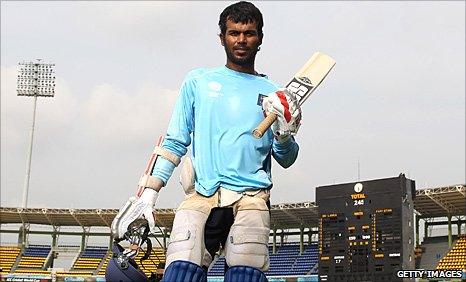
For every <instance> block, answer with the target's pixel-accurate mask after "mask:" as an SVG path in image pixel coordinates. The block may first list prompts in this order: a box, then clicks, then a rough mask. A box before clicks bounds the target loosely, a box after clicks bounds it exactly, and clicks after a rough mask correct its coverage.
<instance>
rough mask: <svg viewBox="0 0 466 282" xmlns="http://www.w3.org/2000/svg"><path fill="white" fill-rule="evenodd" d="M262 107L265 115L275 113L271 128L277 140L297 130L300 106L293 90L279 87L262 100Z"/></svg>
mask: <svg viewBox="0 0 466 282" xmlns="http://www.w3.org/2000/svg"><path fill="white" fill-rule="evenodd" d="M262 108H263V109H264V111H265V113H266V114H267V115H268V114H269V113H275V114H277V120H276V121H275V122H274V123H273V124H272V127H271V128H272V132H273V134H274V135H275V138H277V140H278V141H285V140H286V139H288V138H289V137H290V136H291V135H295V134H296V133H297V132H298V129H299V126H300V125H301V108H300V106H299V104H298V100H297V98H296V95H295V94H294V93H293V92H291V91H289V90H287V89H280V90H278V91H276V92H274V93H271V94H270V95H269V96H268V97H266V98H264V100H263V101H262Z"/></svg>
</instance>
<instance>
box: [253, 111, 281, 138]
mask: <svg viewBox="0 0 466 282" xmlns="http://www.w3.org/2000/svg"><path fill="white" fill-rule="evenodd" d="M276 119H277V114H275V113H269V114H268V115H267V117H266V118H264V120H263V121H262V122H261V123H260V124H259V125H258V126H257V127H256V128H255V129H254V131H253V132H252V135H253V136H254V137H256V138H257V139H259V138H261V137H262V136H263V135H264V133H265V132H266V131H267V129H269V127H270V126H271V125H272V123H274V122H275V120H276Z"/></svg>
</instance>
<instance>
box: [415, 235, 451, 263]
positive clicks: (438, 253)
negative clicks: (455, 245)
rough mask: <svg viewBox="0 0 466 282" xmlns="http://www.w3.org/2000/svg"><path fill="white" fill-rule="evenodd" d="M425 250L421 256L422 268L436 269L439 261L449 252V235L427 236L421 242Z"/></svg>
mask: <svg viewBox="0 0 466 282" xmlns="http://www.w3.org/2000/svg"><path fill="white" fill-rule="evenodd" d="M421 248H422V250H423V253H422V256H421V258H420V264H419V268H420V269H435V267H436V266H437V264H438V262H439V261H440V259H441V258H442V257H444V256H445V255H446V254H447V252H448V249H449V248H448V238H447V236H437V237H429V238H425V239H424V242H422V244H421Z"/></svg>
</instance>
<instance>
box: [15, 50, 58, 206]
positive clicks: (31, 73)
mask: <svg viewBox="0 0 466 282" xmlns="http://www.w3.org/2000/svg"><path fill="white" fill-rule="evenodd" d="M19 66H20V69H19V74H18V83H17V93H18V96H29V97H31V96H32V97H34V102H33V103H34V109H33V112H32V125H31V134H30V143H29V150H28V155H27V160H26V178H25V179H24V187H23V200H22V207H23V208H27V201H28V191H29V178H30V175H31V159H32V144H33V141H34V126H35V123H36V108H37V97H53V96H54V95H55V76H54V66H55V64H50V63H41V59H37V60H36V62H22V63H19Z"/></svg>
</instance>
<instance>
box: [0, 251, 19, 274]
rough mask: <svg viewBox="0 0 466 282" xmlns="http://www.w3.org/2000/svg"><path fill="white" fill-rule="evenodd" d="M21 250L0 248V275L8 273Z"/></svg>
mask: <svg viewBox="0 0 466 282" xmlns="http://www.w3.org/2000/svg"><path fill="white" fill-rule="evenodd" d="M20 251H21V249H20V248H18V247H16V246H0V258H1V259H0V273H9V272H10V271H11V268H12V267H13V265H14V264H15V262H16V259H17V258H18V255H19V253H20Z"/></svg>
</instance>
